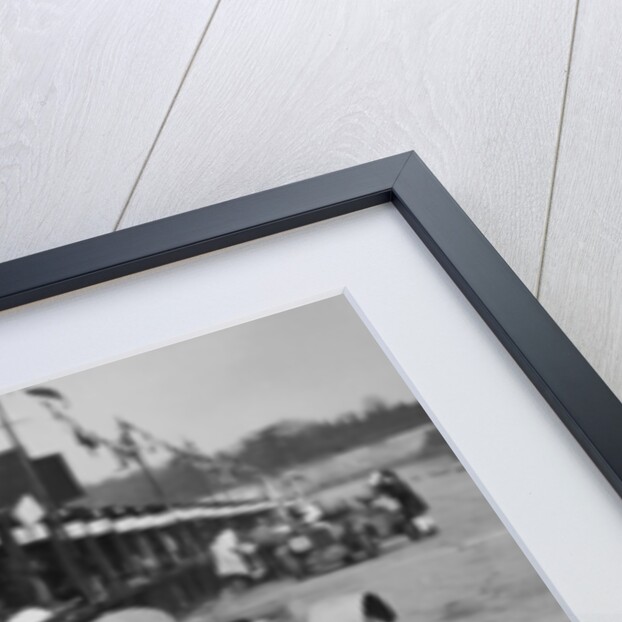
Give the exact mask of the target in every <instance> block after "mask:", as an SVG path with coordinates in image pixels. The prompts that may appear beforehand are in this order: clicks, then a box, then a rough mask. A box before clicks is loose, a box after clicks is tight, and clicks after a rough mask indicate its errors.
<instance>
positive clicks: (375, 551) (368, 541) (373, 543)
mask: <svg viewBox="0 0 622 622" xmlns="http://www.w3.org/2000/svg"><path fill="white" fill-rule="evenodd" d="M380 547H381V544H380V536H379V535H378V533H376V530H375V529H373V528H370V529H367V532H366V533H365V536H364V541H363V548H364V550H365V555H366V557H367V559H373V558H375V557H378V556H379V555H380Z"/></svg>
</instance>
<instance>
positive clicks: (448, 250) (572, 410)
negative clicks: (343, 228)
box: [393, 153, 622, 497]
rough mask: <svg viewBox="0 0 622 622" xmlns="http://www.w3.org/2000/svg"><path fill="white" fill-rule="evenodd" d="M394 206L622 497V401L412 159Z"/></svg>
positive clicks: (397, 188) (400, 179)
mask: <svg viewBox="0 0 622 622" xmlns="http://www.w3.org/2000/svg"><path fill="white" fill-rule="evenodd" d="M393 193H394V196H393V203H394V204H395V206H396V207H397V209H398V210H399V211H400V213H401V214H402V216H403V217H404V219H405V220H406V221H407V222H408V224H409V225H410V226H411V227H412V229H413V230H414V231H415V232H416V233H417V235H418V236H419V238H420V239H421V240H422V241H423V243H424V244H425V245H426V247H427V248H428V250H429V251H430V252H431V253H432V255H433V256H434V257H435V259H436V260H437V261H438V262H439V263H440V264H441V266H442V267H443V269H444V270H445V272H447V274H448V275H449V277H450V278H451V279H452V280H453V281H454V283H455V284H456V285H457V287H458V288H459V289H460V291H461V292H462V293H463V294H464V296H465V297H466V298H467V300H468V301H469V302H470V303H471V305H472V306H473V307H474V308H475V310H476V311H477V313H478V314H479V315H480V317H481V318H482V319H483V320H484V322H486V324H487V325H488V327H489V328H490V329H491V330H492V332H493V333H494V334H495V336H496V337H497V338H498V339H499V341H500V342H501V343H502V344H503V346H504V347H505V349H506V350H507V351H508V352H509V354H510V355H511V356H512V358H513V359H514V360H515V361H516V363H517V364H518V365H519V367H520V368H521V369H522V370H523V372H524V373H525V374H526V375H527V377H528V378H529V380H530V381H531V383H532V384H533V385H534V386H535V387H536V388H537V390H538V391H539V392H540V394H541V395H542V396H543V397H544V399H545V400H546V401H547V403H548V404H549V406H551V408H552V409H553V410H554V411H555V413H556V414H557V415H558V416H559V418H560V419H561V420H562V422H563V423H564V424H565V426H566V427H567V428H568V430H569V431H570V432H571V434H572V435H573V436H574V438H575V439H576V440H577V441H578V442H579V444H580V445H581V447H582V448H583V449H584V450H585V452H586V453H587V454H588V455H589V456H590V458H591V459H592V461H593V462H594V463H595V464H596V466H597V467H598V468H599V469H600V471H601V473H602V474H603V475H604V476H605V478H606V479H607V480H608V482H609V483H610V484H611V486H613V488H614V490H615V491H616V492H617V493H618V495H620V496H621V497H622V452H621V451H620V449H619V447H620V445H619V443H620V440H622V403H621V402H620V400H618V398H617V397H616V396H615V394H614V393H613V391H611V389H610V388H609V387H608V386H607V385H606V384H605V382H604V381H603V380H602V378H601V377H600V376H599V375H598V374H597V373H596V371H595V370H594V368H593V367H592V366H591V365H590V364H589V363H588V361H587V360H586V359H585V357H584V356H583V355H582V354H581V353H580V352H579V350H578V349H577V348H576V347H575V346H574V344H573V343H572V342H571V341H570V339H569V338H568V337H567V336H566V334H565V333H564V332H563V331H562V330H561V328H560V327H559V326H558V325H557V324H556V323H555V321H554V320H553V319H552V318H551V316H550V315H549V314H548V313H547V312H546V311H545V309H544V308H543V307H542V305H541V304H540V303H539V301H538V300H537V299H536V298H535V297H534V296H533V294H532V293H531V292H530V290H529V289H528V288H527V287H526V286H525V285H524V284H523V282H522V281H521V280H520V279H519V278H518V276H517V275H516V274H515V273H514V272H513V270H512V269H511V268H510V267H509V265H508V264H507V263H506V262H505V261H504V259H503V258H502V257H501V256H500V255H499V253H498V252H497V251H496V250H495V249H494V247H493V246H492V245H491V244H490V242H489V241H488V240H487V239H486V237H485V236H484V235H483V234H482V233H481V231H480V230H479V229H478V228H477V227H476V226H475V225H474V223H473V222H472V221H471V220H470V219H469V217H468V216H467V215H466V214H465V212H464V211H463V210H462V209H461V208H460V207H459V205H458V204H457V203H456V201H455V200H454V199H453V198H452V197H451V195H450V194H449V193H448V192H447V190H446V189H445V188H444V187H443V186H442V185H441V183H440V182H439V181H438V179H436V177H435V176H434V175H433V174H432V173H431V172H430V170H429V169H428V168H427V167H426V165H425V164H424V163H423V162H422V161H421V159H420V158H419V157H418V156H417V155H416V154H415V153H413V154H412V155H411V157H410V158H409V160H408V162H407V164H406V165H405V166H404V168H403V170H402V172H401V173H400V175H399V176H398V179H397V180H396V183H395V185H394V188H393Z"/></svg>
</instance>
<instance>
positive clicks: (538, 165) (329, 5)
mask: <svg viewBox="0 0 622 622" xmlns="http://www.w3.org/2000/svg"><path fill="white" fill-rule="evenodd" d="M578 6H579V5H578V0H551V1H550V2H546V3H543V2H539V1H537V0H530V1H526V2H515V1H512V0H501V1H498V0H487V1H479V0H477V1H476V0H464V1H462V2H456V1H455V0H453V1H452V0H420V1H418V2H413V1H412V0H394V1H393V2H391V3H387V2H384V1H382V0H343V1H342V2H339V3H336V2H332V1H331V0H317V1H316V2H306V1H305V0H289V1H288V2H287V3H283V2H279V1H278V0H257V1H255V2H247V1H245V0H186V1H185V2H184V3H181V4H179V3H167V2H163V1H161V0H157V1H148V0H129V1H128V2H125V3H122V4H119V3H114V2H112V1H106V2H93V1H91V0H88V1H87V0H84V1H83V2H80V3H78V2H70V1H69V0H67V1H62V0H56V1H54V2H47V3H36V2H21V1H20V0H13V1H11V2H6V3H3V4H2V5H0V112H1V116H0V128H1V129H0V223H1V226H0V260H6V259H10V258H13V257H17V256H21V255H25V254H28V253H31V252H36V251H38V250H42V249H45V248H49V247H52V246H57V245H60V244H64V243H68V242H71V241H75V240H78V239H83V238H86V237H90V236H92V235H96V234H99V233H104V232H107V231H111V230H113V229H115V228H117V227H127V226H131V225H133V224H136V223H140V222H145V221H148V220H151V219H154V218H158V217H161V216H164V215H167V214H172V213H177V212H180V211H183V210H188V209H193V208H195V207H200V206H202V205H205V204H209V203H213V202H215V201H220V200H224V199H227V198H231V197H234V196H238V195H241V194H246V193H248V192H253V191H257V190H261V189H264V188H268V187H271V186H274V185H278V184H282V183H286V182H289V181H294V180H296V179H300V178H304V177H307V176H310V175H316V174H320V173H323V172H326V171H329V170H334V169H337V168H341V167H345V166H349V165H354V164H357V163H360V162H364V161H367V160H369V159H373V158H378V157H382V156H385V155H389V154H392V153H396V152H399V151H403V150H408V149H416V150H417V151H418V152H419V153H420V155H421V156H422V157H423V158H424V159H425V160H426V162H427V163H428V164H429V165H430V167H431V168H432V170H433V171H434V172H435V173H436V174H437V176H438V177H439V178H440V179H441V181H442V182H443V183H444V184H445V185H446V186H447V188H448V189H449V191H450V192H451V193H452V194H453V195H454V196H455V198H456V199H457V200H458V202H459V203H460V204H461V205H462V206H463V207H464V208H465V210H466V211H467V212H468V213H469V214H470V215H471V217H472V218H473V219H474V220H475V222H476V223H477V224H478V225H479V226H480V227H481V228H482V229H483V231H484V232H485V233H486V234H487V235H488V236H489V237H490V239H491V241H492V242H493V243H494V244H495V245H496V246H497V248H498V249H499V250H500V252H501V253H502V255H503V256H504V257H505V258H506V259H507V260H508V262H509V263H510V264H511V265H512V267H513V268H514V269H515V270H516V271H517V273H518V274H519V276H520V277H521V278H522V279H523V280H524V282H525V283H526V284H527V285H528V286H529V287H530V288H532V290H534V291H536V292H537V293H539V295H540V298H541V299H542V301H543V303H544V304H545V306H546V307H547V309H549V310H550V312H551V313H552V315H553V316H554V317H555V319H556V320H557V321H558V322H560V324H561V325H562V327H563V328H564V329H565V330H567V331H568V333H569V334H570V336H571V337H572V338H573V339H574V340H575V341H576V342H577V345H579V347H580V348H581V349H582V350H583V352H584V353H585V354H586V355H587V356H588V358H589V359H590V360H591V361H592V362H593V364H594V365H595V367H596V369H597V370H598V371H599V372H600V373H602V374H603V376H604V377H605V379H606V380H607V381H608V382H609V383H610V384H611V386H612V387H613V388H614V390H615V391H616V392H617V393H618V395H620V396H622V355H620V352H621V350H622V348H621V345H622V343H621V342H622V293H621V291H622V287H620V280H621V279H620V276H621V273H622V222H621V220H622V210H620V209H619V207H618V202H619V201H618V199H617V196H618V193H619V190H620V187H619V186H620V183H621V182H619V179H620V175H619V174H616V173H618V170H617V167H618V166H619V162H620V154H621V153H622V149H621V148H620V146H619V144H618V143H619V142H620V138H621V137H620V128H619V123H618V122H617V121H618V118H617V117H618V114H617V111H618V109H619V108H620V104H621V103H622V102H621V100H622V82H621V79H622V78H620V76H621V75H622V72H620V66H621V64H622V56H620V50H619V46H618V45H617V40H618V38H619V37H618V33H619V31H620V26H621V23H622V5H620V3H617V2H615V0H607V1H605V0H603V2H600V3H587V2H583V3H581V5H580V6H579V10H578V13H577V12H576V9H577V7H578ZM214 11H215V13H214ZM575 15H576V17H577V22H576V37H575V38H574V45H573V37H572V35H573V24H574V20H575ZM571 51H572V55H571ZM568 70H569V71H570V73H569V76H570V77H569V81H568V91H567V92H566V90H565V89H566V78H567V73H568ZM564 104H565V106H564ZM562 111H564V114H563V115H562ZM560 137H561V138H560ZM558 139H559V140H560V142H559V144H558ZM558 156H559V157H558ZM549 208H550V209H549Z"/></svg>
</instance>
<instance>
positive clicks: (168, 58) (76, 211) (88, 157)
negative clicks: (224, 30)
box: [0, 0, 215, 260]
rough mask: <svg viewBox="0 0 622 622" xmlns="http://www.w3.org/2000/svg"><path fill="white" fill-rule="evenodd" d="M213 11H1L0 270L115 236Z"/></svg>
mask: <svg viewBox="0 0 622 622" xmlns="http://www.w3.org/2000/svg"><path fill="white" fill-rule="evenodd" d="M214 4H215V0H184V2H183V3H176V2H166V1H164V0H128V1H125V2H114V0H104V1H103V2H102V1H96V0H80V1H79V2H77V1H74V0H65V1H63V0H58V1H54V2H51V1H50V2H35V1H32V0H8V1H6V2H2V3H0V111H1V116H0V260H6V259H10V258H14V257H17V256H21V255H26V254H29V253H32V252H35V251H39V250H43V249H46V248H50V247H52V246H57V245H61V244H65V243H68V242H71V241H75V240H78V239H81V238H86V237H90V236H93V235H96V234H99V233H104V232H108V231H111V230H112V229H113V228H114V225H115V223H116V220H117V218H118V217H119V215H120V213H121V210H122V209H123V206H124V205H125V203H126V200H127V198H128V196H129V194H130V191H131V188H132V186H133V184H134V181H135V179H136V178H137V176H138V173H139V171H140V169H141V167H142V165H143V163H144V161H145V158H146V156H147V153H148V151H149V149H150V147H151V145H152V143H153V141H154V139H155V136H156V134H157V132H158V129H159V127H160V124H161V123H162V120H163V119H164V116H165V114H166V112H167V109H168V107H169V105H170V103H171V101H172V99H173V97H174V95H175V92H176V90H177V88H178V85H179V84H180V81H181V80H182V77H183V75H184V72H185V70H186V68H187V66H188V63H189V61H190V59H191V58H192V55H193V53H194V51H195V49H196V46H197V45H198V43H199V41H200V39H201V36H202V34H203V31H204V29H205V26H206V24H207V22H208V19H209V17H210V15H211V11H212V10H213V7H214Z"/></svg>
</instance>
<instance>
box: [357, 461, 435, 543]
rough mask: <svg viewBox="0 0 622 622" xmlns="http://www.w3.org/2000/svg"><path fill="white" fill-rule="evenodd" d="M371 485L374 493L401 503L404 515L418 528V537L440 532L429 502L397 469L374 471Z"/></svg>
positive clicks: (370, 479)
mask: <svg viewBox="0 0 622 622" xmlns="http://www.w3.org/2000/svg"><path fill="white" fill-rule="evenodd" d="M369 487H370V488H371V490H372V492H373V493H374V495H377V496H382V497H387V498H389V499H392V500H393V501H395V502H396V503H397V504H398V505H399V507H400V509H401V510H402V513H403V514H404V517H405V518H406V519H407V520H409V521H411V523H412V525H413V526H414V527H415V529H416V530H417V535H418V537H425V536H431V535H434V534H435V533H437V532H438V526H437V525H436V521H435V520H434V519H433V518H432V516H430V514H429V509H430V508H429V506H428V504H427V502H426V501H425V500H424V499H423V497H421V496H420V495H419V494H417V493H416V492H415V491H414V490H413V488H412V487H411V486H410V484H408V483H407V482H405V481H404V480H403V479H402V478H401V477H400V476H399V475H398V474H397V473H396V472H395V471H392V470H390V469H383V470H381V471H374V472H373V473H372V474H371V476H370V478H369Z"/></svg>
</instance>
